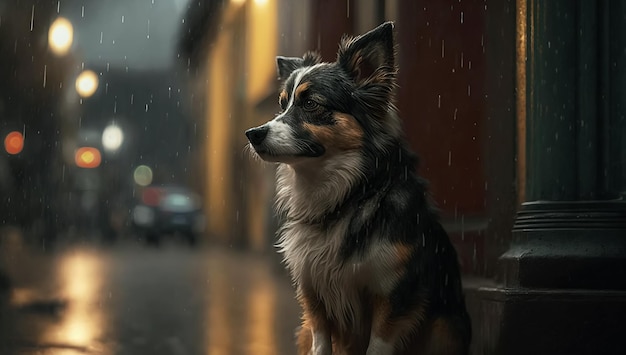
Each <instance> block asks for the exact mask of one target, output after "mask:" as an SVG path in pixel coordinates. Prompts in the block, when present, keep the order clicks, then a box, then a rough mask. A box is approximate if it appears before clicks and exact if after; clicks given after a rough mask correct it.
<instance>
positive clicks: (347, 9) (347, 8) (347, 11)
mask: <svg viewBox="0 0 626 355" xmlns="http://www.w3.org/2000/svg"><path fill="white" fill-rule="evenodd" d="M346 17H347V18H350V0H346Z"/></svg>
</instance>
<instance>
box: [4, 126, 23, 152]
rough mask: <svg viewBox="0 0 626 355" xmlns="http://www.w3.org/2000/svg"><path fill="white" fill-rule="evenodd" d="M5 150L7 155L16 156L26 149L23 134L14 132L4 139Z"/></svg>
mask: <svg viewBox="0 0 626 355" xmlns="http://www.w3.org/2000/svg"><path fill="white" fill-rule="evenodd" d="M4 149H5V150H6V151H7V153H9V154H12V155H15V154H19V153H20V152H21V151H22V149H24V136H23V135H22V133H20V132H17V131H13V132H11V133H9V134H7V136H6V137H5V138H4Z"/></svg>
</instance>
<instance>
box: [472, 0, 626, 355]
mask: <svg viewBox="0 0 626 355" xmlns="http://www.w3.org/2000/svg"><path fill="white" fill-rule="evenodd" d="M517 16H518V18H517V24H518V33H517V40H518V41H519V44H520V45H519V46H518V53H517V55H518V67H517V77H518V82H517V85H516V86H517V95H518V98H517V105H518V110H517V112H518V117H517V120H518V128H519V134H518V139H519V141H518V157H519V158H520V159H521V160H520V161H519V162H518V180H519V182H520V183H519V184H518V185H519V186H520V187H522V190H521V191H520V197H521V199H522V201H520V202H522V203H521V206H520V208H519V210H518V213H517V217H516V220H515V224H514V226H513V233H512V234H513V240H512V242H511V246H510V248H509V249H508V250H507V251H506V252H505V253H504V254H503V255H502V256H501V257H500V262H499V269H498V280H497V281H498V283H497V285H495V286H493V287H482V288H480V289H479V290H478V293H477V295H478V297H479V299H480V302H479V303H480V307H479V308H480V311H479V313H478V315H479V317H481V319H480V320H479V321H478V327H477V329H476V332H475V337H474V341H475V344H474V349H475V352H477V353H487V354H491V353H494V354H565V353H566V354H600V353H603V354H605V353H620V351H626V350H625V349H626V338H624V335H623V331H624V328H625V326H624V324H626V323H625V322H624V319H626V202H625V201H624V196H625V194H624V193H625V191H626V174H625V166H626V159H625V156H626V143H625V142H626V120H625V118H624V117H625V113H626V107H625V106H626V84H625V83H626V1H622V0H618V1H609V0H603V1H601V0H518V1H517ZM476 323H477V322H475V324H476Z"/></svg>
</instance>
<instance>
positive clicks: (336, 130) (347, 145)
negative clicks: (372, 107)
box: [304, 112, 363, 152]
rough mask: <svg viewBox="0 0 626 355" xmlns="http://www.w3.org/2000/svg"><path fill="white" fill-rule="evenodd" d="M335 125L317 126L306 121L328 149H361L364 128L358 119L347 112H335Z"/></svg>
mask: <svg viewBox="0 0 626 355" xmlns="http://www.w3.org/2000/svg"><path fill="white" fill-rule="evenodd" d="M333 117H334V118H335V124H334V125H323V126H317V125H314V124H310V123H305V124H304V128H305V129H307V130H308V131H309V132H311V134H313V136H314V137H315V139H316V140H317V141H318V142H319V143H321V144H322V145H323V146H324V147H325V148H326V150H327V151H331V152H332V151H333V150H335V151H346V150H356V149H360V148H361V146H362V145H363V129H362V128H361V126H360V125H359V123H358V122H357V121H356V119H355V118H354V117H353V116H351V115H348V114H346V113H339V112H337V113H335V114H334V115H333Z"/></svg>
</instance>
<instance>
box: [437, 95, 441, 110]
mask: <svg viewBox="0 0 626 355" xmlns="http://www.w3.org/2000/svg"><path fill="white" fill-rule="evenodd" d="M437 107H438V108H441V95H437Z"/></svg>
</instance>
